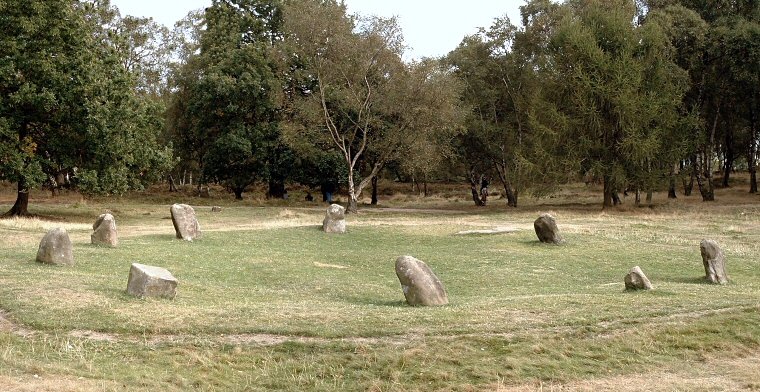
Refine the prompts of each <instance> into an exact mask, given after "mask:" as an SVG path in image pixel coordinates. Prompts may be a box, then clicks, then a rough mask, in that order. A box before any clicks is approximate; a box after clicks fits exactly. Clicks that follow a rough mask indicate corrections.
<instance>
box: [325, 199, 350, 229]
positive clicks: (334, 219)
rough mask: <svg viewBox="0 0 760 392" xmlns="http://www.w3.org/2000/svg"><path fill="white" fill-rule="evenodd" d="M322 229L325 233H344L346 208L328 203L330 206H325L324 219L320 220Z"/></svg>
mask: <svg viewBox="0 0 760 392" xmlns="http://www.w3.org/2000/svg"><path fill="white" fill-rule="evenodd" d="M322 230H323V231H324V232H325V233H337V234H343V233H345V232H346V209H345V208H343V206H340V205H337V204H332V205H330V207H328V208H327V213H326V214H325V219H324V220H323V221H322Z"/></svg>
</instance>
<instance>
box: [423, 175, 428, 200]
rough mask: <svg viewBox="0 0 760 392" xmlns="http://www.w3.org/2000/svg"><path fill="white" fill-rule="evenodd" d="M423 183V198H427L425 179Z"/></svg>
mask: <svg viewBox="0 0 760 392" xmlns="http://www.w3.org/2000/svg"><path fill="white" fill-rule="evenodd" d="M424 181H425V182H423V183H422V189H423V196H424V197H428V186H427V185H428V184H427V179H425V180H424Z"/></svg>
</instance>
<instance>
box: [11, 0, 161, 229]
mask: <svg viewBox="0 0 760 392" xmlns="http://www.w3.org/2000/svg"><path fill="white" fill-rule="evenodd" d="M108 9H109V4H108V2H95V3H91V2H71V1H64V0H51V1H27V2H0V14H2V15H3V17H1V18H0V30H2V31H3V35H2V38H0V39H2V43H0V89H2V96H0V139H2V140H0V145H2V146H3V147H2V157H1V158H0V178H2V179H5V180H9V181H15V182H17V183H18V196H17V199H16V202H15V204H14V205H13V207H12V208H11V210H10V211H8V213H7V214H6V215H27V214H28V203H29V190H30V189H31V188H32V187H35V186H37V185H39V184H40V183H42V181H44V180H45V178H46V177H47V176H52V175H53V174H55V173H58V172H60V171H63V170H65V171H72V172H73V171H76V172H77V178H78V180H79V186H80V189H81V190H82V191H83V192H85V193H101V194H109V193H121V192H124V191H126V190H129V189H134V188H140V187H142V186H143V185H145V184H146V183H149V182H151V181H153V180H155V178H156V172H157V171H159V170H160V168H161V167H166V166H168V165H169V164H170V163H171V151H170V150H168V149H165V148H163V147H161V146H159V145H158V144H157V143H156V139H155V133H156V132H157V131H156V128H155V127H156V126H160V122H161V121H160V117H158V114H157V113H155V112H154V111H152V109H151V107H149V106H146V105H143V104H142V102H141V101H140V100H138V99H137V98H136V97H135V95H134V91H135V90H134V88H133V87H134V84H133V79H132V78H131V75H130V74H129V72H127V70H126V69H124V68H123V67H121V65H120V63H119V61H118V59H119V56H118V53H117V52H116V51H115V50H114V48H113V47H112V46H110V45H109V42H108V41H107V40H104V39H103V37H107V36H108V31H109V30H108V25H107V23H106V20H104V19H103V16H104V15H108V12H104V11H108Z"/></svg>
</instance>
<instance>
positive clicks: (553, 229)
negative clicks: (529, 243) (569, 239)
mask: <svg viewBox="0 0 760 392" xmlns="http://www.w3.org/2000/svg"><path fill="white" fill-rule="evenodd" d="M533 228H534V229H535V230H536V235H537V236H538V240H539V241H541V242H544V243H547V244H561V243H562V242H563V241H564V240H563V239H562V236H561V235H560V234H559V228H557V221H556V219H554V217H553V216H551V214H541V216H539V217H538V219H536V221H535V222H533Z"/></svg>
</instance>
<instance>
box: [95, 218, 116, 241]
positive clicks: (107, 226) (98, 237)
mask: <svg viewBox="0 0 760 392" xmlns="http://www.w3.org/2000/svg"><path fill="white" fill-rule="evenodd" d="M92 229H93V230H95V232H94V233H92V234H91V235H90V242H91V243H92V244H95V245H107V246H110V247H115V246H117V245H119V236H118V233H117V232H116V219H114V217H113V215H111V214H101V215H100V216H99V217H98V219H97V220H95V223H94V224H93V225H92Z"/></svg>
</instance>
